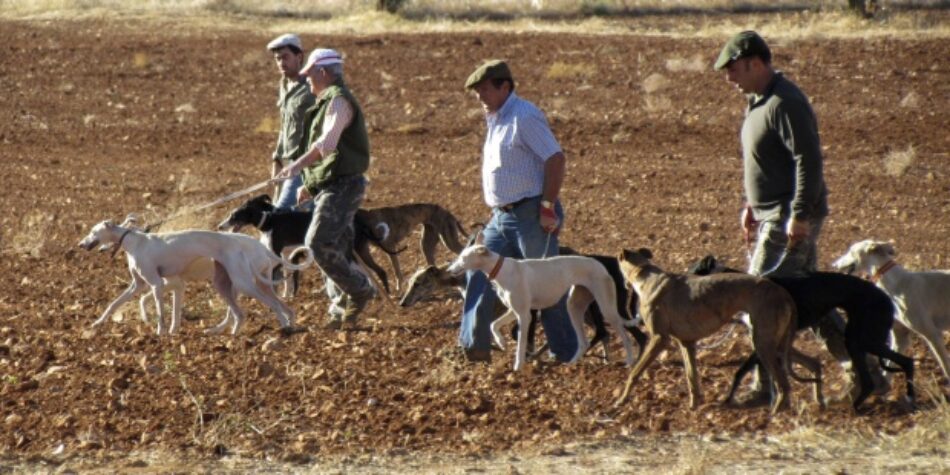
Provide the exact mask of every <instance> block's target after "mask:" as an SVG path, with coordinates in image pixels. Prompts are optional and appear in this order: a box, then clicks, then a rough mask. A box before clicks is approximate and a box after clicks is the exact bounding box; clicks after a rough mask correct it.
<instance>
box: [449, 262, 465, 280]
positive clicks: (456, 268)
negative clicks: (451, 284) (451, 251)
mask: <svg viewBox="0 0 950 475" xmlns="http://www.w3.org/2000/svg"><path fill="white" fill-rule="evenodd" d="M445 271H446V272H448V273H449V275H451V276H453V277H457V276H460V275H462V274H463V273H464V272H465V267H464V266H463V265H462V264H461V263H459V262H453V263H452V265H450V266H449V267H448V268H447V269H445Z"/></svg>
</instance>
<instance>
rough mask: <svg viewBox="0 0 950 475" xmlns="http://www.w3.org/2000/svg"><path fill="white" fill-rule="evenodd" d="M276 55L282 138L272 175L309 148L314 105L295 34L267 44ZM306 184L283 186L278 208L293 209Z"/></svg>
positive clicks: (293, 181) (292, 180) (291, 181)
mask: <svg viewBox="0 0 950 475" xmlns="http://www.w3.org/2000/svg"><path fill="white" fill-rule="evenodd" d="M267 49H268V50H270V52H271V53H273V55H274V62H275V63H276V64H277V69H278V70H280V75H281V79H280V85H279V86H278V88H277V90H278V96H277V108H278V110H279V111H280V135H278V137H277V147H276V148H275V149H274V154H273V156H272V158H273V161H272V162H271V163H272V166H271V176H276V175H277V173H278V172H280V170H281V169H282V168H283V167H284V166H286V165H288V164H290V163H291V162H293V161H294V160H296V159H297V158H298V157H300V155H302V154H303V153H304V151H306V148H307V144H306V141H307V125H308V124H307V122H306V118H307V109H309V108H310V107H312V106H313V103H314V97H313V94H312V93H311V92H310V88H309V87H308V86H307V82H306V81H305V80H304V79H303V78H302V77H301V76H300V67H301V66H302V65H303V61H304V54H303V47H302V46H301V42H300V38H299V37H298V36H297V35H295V34H292V33H288V34H286V35H281V36H278V37H277V38H275V39H274V40H273V41H271V42H270V43H268V44H267ZM302 182H303V180H302V178H301V177H299V176H298V177H294V178H290V179H287V180H285V181H284V182H283V183H282V184H281V186H280V190H279V192H278V193H276V194H275V196H277V200H276V202H275V204H274V206H275V207H276V208H278V209H290V208H292V207H293V206H294V205H296V204H297V189H298V188H300V184H301V183H302Z"/></svg>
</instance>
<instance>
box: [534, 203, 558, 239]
mask: <svg viewBox="0 0 950 475" xmlns="http://www.w3.org/2000/svg"><path fill="white" fill-rule="evenodd" d="M538 221H539V222H540V224H541V229H543V230H544V232H546V233H548V234H551V233H553V232H554V231H556V230H557V227H558V225H559V224H560V223H559V220H558V219H557V213H555V212H554V210H553V209H551V208H545V207H544V206H542V207H541V213H540V218H539V220H538Z"/></svg>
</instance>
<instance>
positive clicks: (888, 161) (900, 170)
mask: <svg viewBox="0 0 950 475" xmlns="http://www.w3.org/2000/svg"><path fill="white" fill-rule="evenodd" d="M915 158H917V152H916V151H915V150H914V146H913V145H910V146H908V147H907V149H906V150H892V151H890V152H888V154H887V155H885V156H884V171H886V172H887V174H888V175H891V176H894V177H898V176H901V175H903V174H904V173H905V172H907V169H908V168H909V167H910V166H911V164H913V163H914V159H915Z"/></svg>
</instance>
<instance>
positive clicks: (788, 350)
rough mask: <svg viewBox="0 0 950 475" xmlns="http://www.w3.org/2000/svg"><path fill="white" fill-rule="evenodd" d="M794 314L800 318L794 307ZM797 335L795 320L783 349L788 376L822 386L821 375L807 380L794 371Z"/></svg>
mask: <svg viewBox="0 0 950 475" xmlns="http://www.w3.org/2000/svg"><path fill="white" fill-rule="evenodd" d="M792 313H793V314H795V315H796V318H798V316H797V314H796V312H795V308H794V307H792ZM796 333H797V332H796V330H795V324H794V320H793V324H792V325H790V326H789V328H788V331H787V332H786V335H785V345H784V346H785V348H783V349H782V362H783V364H784V365H785V372H786V373H788V375H789V376H790V377H791V378H792V379H794V380H795V381H798V382H799V383H815V384H821V375H820V373H819V374H818V375H816V376H815V377H813V378H806V377H804V376H800V375H799V374H798V373H796V372H795V370H794V369H793V366H792V355H791V352H792V351H793V350H792V341H793V340H794V339H795V334H796Z"/></svg>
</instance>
